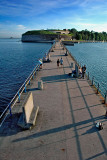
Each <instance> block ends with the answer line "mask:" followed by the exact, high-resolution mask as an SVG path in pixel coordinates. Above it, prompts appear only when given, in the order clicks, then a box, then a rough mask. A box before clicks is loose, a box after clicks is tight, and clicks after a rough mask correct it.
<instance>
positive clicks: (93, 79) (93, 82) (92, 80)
mask: <svg viewBox="0 0 107 160" xmlns="http://www.w3.org/2000/svg"><path fill="white" fill-rule="evenodd" d="M93 84H94V76H93V77H92V86H93Z"/></svg>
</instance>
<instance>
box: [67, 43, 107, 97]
mask: <svg viewBox="0 0 107 160" xmlns="http://www.w3.org/2000/svg"><path fill="white" fill-rule="evenodd" d="M67 48H68V50H69V51H70V52H71V54H72V55H73V56H74V57H75V59H76V60H77V61H78V62H79V63H80V64H81V65H84V64H85V65H86V67H87V72H89V73H90V78H91V79H92V76H94V79H95V82H96V84H97V83H98V82H99V83H100V88H101V90H102V92H103V93H104V94H105V91H106V90H107V43H79V44H75V45H74V46H67Z"/></svg>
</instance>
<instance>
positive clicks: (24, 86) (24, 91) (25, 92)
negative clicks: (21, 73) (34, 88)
mask: <svg viewBox="0 0 107 160" xmlns="http://www.w3.org/2000/svg"><path fill="white" fill-rule="evenodd" d="M24 87H25V89H24V92H25V93H26V84H24Z"/></svg>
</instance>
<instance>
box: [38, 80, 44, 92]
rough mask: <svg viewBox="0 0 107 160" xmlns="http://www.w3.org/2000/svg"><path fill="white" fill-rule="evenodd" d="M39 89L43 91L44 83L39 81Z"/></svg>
mask: <svg viewBox="0 0 107 160" xmlns="http://www.w3.org/2000/svg"><path fill="white" fill-rule="evenodd" d="M38 89H40V90H43V81H42V80H41V81H38Z"/></svg>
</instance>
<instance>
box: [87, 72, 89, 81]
mask: <svg viewBox="0 0 107 160" xmlns="http://www.w3.org/2000/svg"><path fill="white" fill-rule="evenodd" d="M87 80H89V72H88V77H87Z"/></svg>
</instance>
